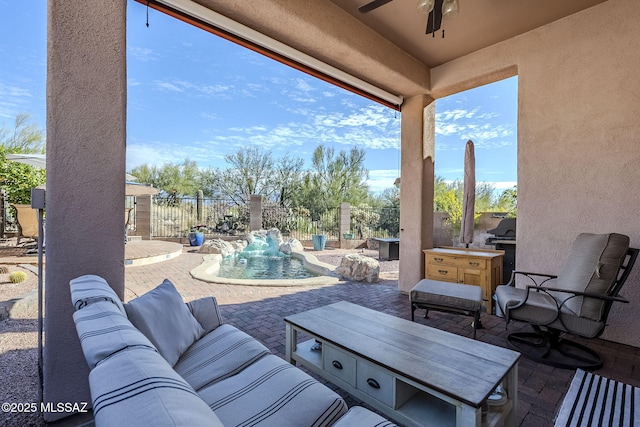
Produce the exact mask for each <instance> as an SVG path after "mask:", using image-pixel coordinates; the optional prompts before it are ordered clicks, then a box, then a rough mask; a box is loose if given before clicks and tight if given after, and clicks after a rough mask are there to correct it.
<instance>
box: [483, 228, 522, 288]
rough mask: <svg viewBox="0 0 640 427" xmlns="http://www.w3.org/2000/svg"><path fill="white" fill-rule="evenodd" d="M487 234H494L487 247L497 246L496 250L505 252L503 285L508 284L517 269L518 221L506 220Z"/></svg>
mask: <svg viewBox="0 0 640 427" xmlns="http://www.w3.org/2000/svg"><path fill="white" fill-rule="evenodd" d="M487 233H490V234H493V236H492V237H489V238H488V239H487V240H486V241H485V245H495V247H496V250H498V251H504V257H503V258H502V283H503V284H504V283H507V282H508V281H509V279H510V278H511V272H512V271H513V270H514V269H515V268H516V219H515V218H505V219H503V220H502V221H500V223H498V226H497V227H496V228H494V229H492V230H487Z"/></svg>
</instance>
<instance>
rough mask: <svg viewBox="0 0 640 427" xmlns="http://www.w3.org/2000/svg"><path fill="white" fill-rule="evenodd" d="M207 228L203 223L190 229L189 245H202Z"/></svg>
mask: <svg viewBox="0 0 640 427" xmlns="http://www.w3.org/2000/svg"><path fill="white" fill-rule="evenodd" d="M205 228H206V227H205V226H202V225H194V226H192V227H191V231H189V245H191V246H202V244H203V243H204V230H205Z"/></svg>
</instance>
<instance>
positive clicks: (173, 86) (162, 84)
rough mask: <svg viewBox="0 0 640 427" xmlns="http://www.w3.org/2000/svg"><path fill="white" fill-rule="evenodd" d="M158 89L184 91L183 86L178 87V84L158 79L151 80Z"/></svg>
mask: <svg viewBox="0 0 640 427" xmlns="http://www.w3.org/2000/svg"><path fill="white" fill-rule="evenodd" d="M153 83H154V84H155V85H156V86H158V87H159V88H160V89H165V90H170V91H173V92H184V87H180V86H179V84H175V83H171V82H163V81H160V80H156V81H154V82H153Z"/></svg>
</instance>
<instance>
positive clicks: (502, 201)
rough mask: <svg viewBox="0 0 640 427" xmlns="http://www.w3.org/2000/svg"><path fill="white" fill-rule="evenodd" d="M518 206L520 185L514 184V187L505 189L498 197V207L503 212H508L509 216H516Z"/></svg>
mask: <svg viewBox="0 0 640 427" xmlns="http://www.w3.org/2000/svg"><path fill="white" fill-rule="evenodd" d="M517 206H518V186H517V185H514V186H513V188H508V189H506V190H504V191H503V192H502V193H501V194H500V197H498V209H497V210H499V211H502V212H507V214H508V215H507V216H508V217H509V218H515V217H516V211H517Z"/></svg>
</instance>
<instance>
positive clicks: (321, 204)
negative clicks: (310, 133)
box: [300, 145, 369, 217]
mask: <svg viewBox="0 0 640 427" xmlns="http://www.w3.org/2000/svg"><path fill="white" fill-rule="evenodd" d="M364 158H365V151H364V150H363V149H360V148H357V147H354V148H352V149H351V150H350V151H349V152H346V151H344V150H342V151H340V153H338V155H337V156H336V154H335V150H334V149H333V148H325V147H324V146H323V145H319V146H318V147H317V148H316V149H315V151H314V152H313V157H312V168H311V170H310V171H309V172H307V174H306V175H305V176H304V179H303V186H302V192H301V193H302V194H301V195H302V197H301V200H300V203H302V205H303V206H307V207H308V208H309V209H310V210H311V213H312V216H316V217H317V216H318V215H319V214H321V213H322V212H325V211H326V210H328V209H330V208H337V207H338V206H339V204H340V203H341V202H349V203H351V204H352V205H354V206H357V205H359V204H361V203H364V202H365V201H366V200H367V199H368V195H369V188H368V186H367V179H368V178H369V171H368V170H367V169H366V168H365V167H364Z"/></svg>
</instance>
